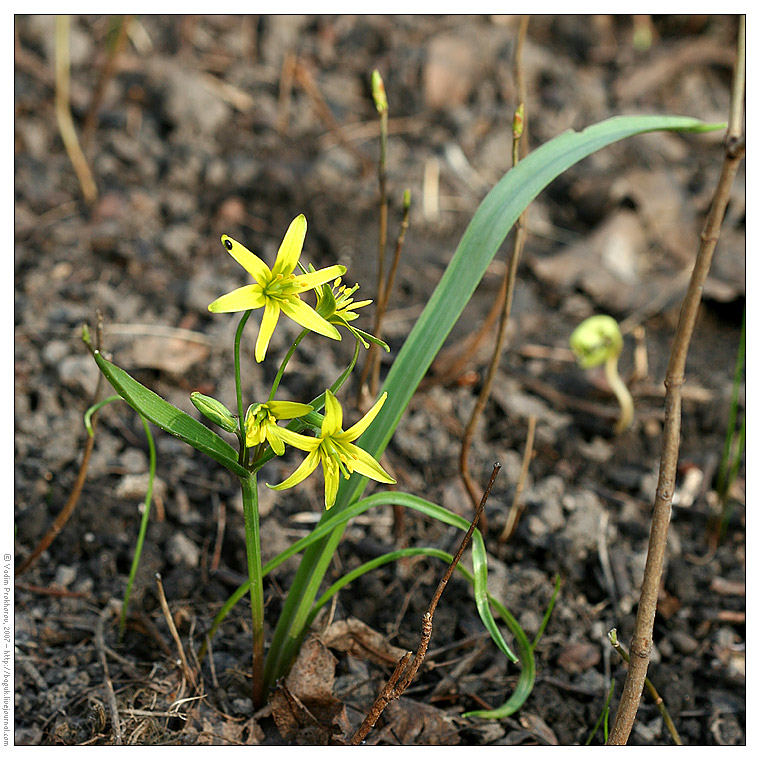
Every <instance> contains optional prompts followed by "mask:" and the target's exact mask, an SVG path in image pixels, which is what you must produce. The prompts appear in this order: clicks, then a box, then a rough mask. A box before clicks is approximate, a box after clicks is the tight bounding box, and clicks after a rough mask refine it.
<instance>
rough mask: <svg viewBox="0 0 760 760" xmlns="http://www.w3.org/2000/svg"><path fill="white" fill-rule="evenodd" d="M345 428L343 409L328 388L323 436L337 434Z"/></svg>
mask: <svg viewBox="0 0 760 760" xmlns="http://www.w3.org/2000/svg"><path fill="white" fill-rule="evenodd" d="M342 428H343V409H342V407H341V405H340V402H339V401H338V399H336V398H335V396H333V393H332V391H331V390H330V389H329V388H328V389H327V390H326V391H325V418H324V420H323V421H322V438H327V437H328V436H336V435H337V434H338V433H340V432H341V430H342Z"/></svg>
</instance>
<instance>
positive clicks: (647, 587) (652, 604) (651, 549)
mask: <svg viewBox="0 0 760 760" xmlns="http://www.w3.org/2000/svg"><path fill="white" fill-rule="evenodd" d="M738 36H739V40H738V45H737V47H738V50H737V58H738V59H739V60H741V61H743V59H744V17H743V16H742V17H740V22H739V35H738ZM737 90H738V91H741V92H743V91H744V67H743V65H738V66H736V68H735V70H734V82H733V87H732V91H733V92H736V91H737ZM742 102H743V99H742V98H732V109H735V108H738V109H741V104H742ZM741 121H742V120H741V116H738V117H737V115H736V113H735V112H734V111H733V110H732V113H731V116H730V118H729V125H730V128H731V129H737V128H740V125H741ZM737 125H738V127H737ZM738 137H739V135H738V134H736V133H729V134H728V136H727V138H728V139H727V149H726V153H725V155H724V158H723V166H722V168H721V173H720V177H719V179H718V183H717V186H716V188H715V194H714V196H713V201H712V205H711V206H710V210H709V212H708V215H707V219H706V221H705V225H704V228H703V230H702V234H701V236H700V245H699V250H698V252H697V256H696V260H695V262H694V269H693V271H692V276H691V280H690V282H689V288H688V290H687V292H686V296H685V298H684V301H683V304H682V306H681V313H680V315H679V319H678V326H677V328H676V336H675V340H674V342H673V347H672V349H671V353H670V360H669V362H668V368H667V371H666V374H665V388H666V393H665V423H664V427H663V434H662V454H661V457H660V474H659V478H658V482H657V491H656V493H655V499H654V508H653V513H652V525H651V528H650V533H649V546H648V549H647V560H646V565H645V568H644V579H643V581H642V585H641V597H640V599H639V607H638V612H637V614H636V624H635V627H634V631H633V637H632V639H631V644H630V653H631V664H630V667H629V668H628V674H627V676H626V679H625V686H624V687H623V694H622V696H621V698H620V705H619V707H618V711H617V715H616V716H615V723H614V725H613V727H612V731H611V732H610V737H609V740H608V742H607V743H608V744H614V745H621V744H625V743H626V742H627V741H628V737H629V736H630V733H631V729H632V727H633V722H634V720H635V718H636V712H637V710H638V706H639V701H640V699H641V693H642V691H643V689H644V683H645V679H646V672H647V667H648V665H649V655H650V652H651V649H652V632H653V629H654V617H655V612H656V610H657V597H658V592H659V588H660V580H661V578H662V567H663V560H664V556H665V546H666V543H667V537H668V526H669V524H670V512H671V506H672V502H673V492H674V489H675V478H676V466H677V464H678V451H679V437H680V432H681V386H682V385H683V381H684V368H685V365H686V355H687V353H688V350H689V343H690V342H691V336H692V333H693V332H694V325H695V323H696V319H697V313H698V311H699V305H700V301H701V297H702V288H703V285H704V282H705V279H706V278H707V274H708V272H709V271H710V264H711V263H712V257H713V253H714V251H715V246H716V244H717V242H718V237H719V235H720V226H721V223H722V220H723V215H724V214H725V211H726V206H727V205H728V199H729V195H730V191H731V185H732V183H733V180H734V177H735V176H736V172H737V171H738V169H739V164H740V163H741V160H742V157H743V155H744V153H743V151H738V152H736V151H733V150H731V146H732V145H734V144H735V143H736V140H737V139H738ZM734 153H736V154H735V155H733V154H734Z"/></svg>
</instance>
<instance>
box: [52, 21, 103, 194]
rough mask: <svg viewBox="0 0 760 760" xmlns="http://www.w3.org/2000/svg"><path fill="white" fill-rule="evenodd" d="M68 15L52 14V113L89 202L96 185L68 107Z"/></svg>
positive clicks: (94, 192)
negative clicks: (53, 79) (53, 76)
mask: <svg viewBox="0 0 760 760" xmlns="http://www.w3.org/2000/svg"><path fill="white" fill-rule="evenodd" d="M70 68H71V67H70V61H69V17H68V16H56V19H55V115H56V119H57V120H58V129H59V130H60V133H61V140H62V141H63V145H64V147H65V148H66V152H67V153H68V154H69V158H70V159H71V163H72V165H73V167H74V172H75V173H76V175H77V179H78V180H79V185H80V187H81V188H82V195H84V199H85V200H86V201H87V203H89V204H93V203H94V202H95V201H96V200H97V198H98V188H97V186H96V185H95V179H94V178H93V176H92V172H91V171H90V166H89V164H88V163H87V159H86V158H85V156H84V153H82V148H81V147H80V145H79V140H78V139H77V132H76V129H75V128H74V120H73V119H72V118H71V109H70V108H69V84H70V80H69V77H70Z"/></svg>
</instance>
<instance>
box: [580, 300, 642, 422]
mask: <svg viewBox="0 0 760 760" xmlns="http://www.w3.org/2000/svg"><path fill="white" fill-rule="evenodd" d="M570 348H571V349H572V351H573V353H574V354H575V357H576V359H577V360H578V364H579V365H580V366H581V368H582V369H591V368H593V367H598V366H600V365H601V364H604V374H605V377H606V378H607V382H608V383H609V385H610V388H611V390H612V392H613V393H614V394H615V397H616V398H617V400H618V403H619V404H620V417H619V418H618V421H617V423H616V424H615V432H616V433H622V432H623V431H624V430H626V429H627V428H629V427H630V426H631V423H632V422H633V397H632V396H631V392H630V391H629V390H628V387H627V386H626V384H625V383H624V382H623V380H622V378H621V377H620V373H619V372H618V359H619V357H620V352H621V351H622V350H623V335H622V333H621V332H620V327H619V326H618V323H617V322H616V321H615V320H614V319H613V318H612V317H609V316H607V315H606V314H598V315H597V316H595V317H589V318H588V319H585V320H584V321H583V322H581V323H580V324H579V325H578V327H576V328H575V330H573V333H572V335H571V336H570Z"/></svg>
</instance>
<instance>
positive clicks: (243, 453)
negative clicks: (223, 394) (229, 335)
mask: <svg viewBox="0 0 760 760" xmlns="http://www.w3.org/2000/svg"><path fill="white" fill-rule="evenodd" d="M252 311H253V310H252V309H249V310H248V311H246V312H244V314H243V316H242V317H241V318H240V323H239V324H238V326H237V331H236V332H235V350H234V356H235V396H236V398H237V412H238V430H237V437H238V440H239V441H240V457H239V458H238V463H239V464H241V465H245V463H246V457H247V454H248V450H247V448H246V445H245V430H244V427H245V418H244V416H243V415H244V412H243V386H242V384H241V382H240V339H241V338H242V337H243V329H244V328H245V323H246V322H247V321H248V317H250V316H251V313H252Z"/></svg>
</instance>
